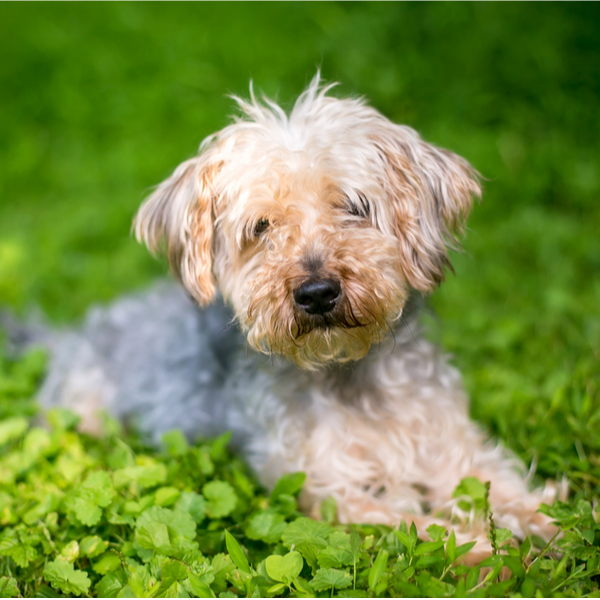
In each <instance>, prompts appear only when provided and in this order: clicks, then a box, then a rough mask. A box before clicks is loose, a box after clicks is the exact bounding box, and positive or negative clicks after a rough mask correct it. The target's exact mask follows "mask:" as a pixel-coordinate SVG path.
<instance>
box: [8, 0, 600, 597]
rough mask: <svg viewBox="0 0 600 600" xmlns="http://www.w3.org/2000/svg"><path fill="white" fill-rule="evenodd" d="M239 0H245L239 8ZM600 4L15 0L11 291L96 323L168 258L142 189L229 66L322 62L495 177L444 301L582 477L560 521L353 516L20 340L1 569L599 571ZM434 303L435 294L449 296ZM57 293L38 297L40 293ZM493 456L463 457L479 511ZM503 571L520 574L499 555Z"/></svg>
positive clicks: (517, 581) (230, 73)
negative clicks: (529, 525)
mask: <svg viewBox="0 0 600 600" xmlns="http://www.w3.org/2000/svg"><path fill="white" fill-rule="evenodd" d="M232 7H233V8H232ZM599 13H600V10H599V9H598V5H597V4H595V3H581V4H578V3H565V4H558V3H556V4H554V3H553V4H547V5H539V4H535V3H533V4H506V5H505V4H488V3H485V4H484V3H481V4H474V3H473V4H471V3H469V4H457V3H448V4H435V5H434V4H431V5H428V4H421V3H414V4H412V3H411V4H403V3H394V4H392V3H381V4H380V3H366V4H363V3H348V4H343V3H342V4H341V3H314V4H313V3H305V4H296V3H289V4H288V3H286V4H275V3H269V4H261V3H247V4H229V3H224V4H220V3H219V4H218V3H207V4H202V5H200V4H191V3H189V4H188V3H183V4H161V3H156V4H152V5H146V4H142V3H119V4H118V3H106V4H98V5H80V6H71V5H69V6H68V7H67V6H61V5H53V4H48V5H46V4H41V5H37V6H35V7H34V5H30V4H22V5H19V4H13V3H10V4H7V3H5V4H3V5H2V6H0V49H1V51H2V56H3V57H4V59H3V60H2V61H0V90H2V92H1V93H0V165H2V166H1V167H0V306H1V307H9V308H10V309H11V310H12V311H14V312H16V313H17V314H19V315H21V317H22V318H34V317H35V314H36V313H37V314H39V313H43V314H44V315H46V318H47V319H49V320H50V321H51V322H52V323H53V324H55V325H56V326H60V325H62V324H67V323H69V324H72V323H74V322H75V323H76V322H77V320H78V319H80V318H81V316H82V315H83V314H84V312H85V310H86V309H87V308H88V307H89V306H90V305H91V304H93V303H95V302H106V301H109V300H110V299H112V298H115V297H117V296H118V295H121V294H123V293H126V292H128V291H130V290H133V289H140V288H143V287H144V286H146V285H148V284H149V283H150V282H151V281H152V280H153V279H154V278H156V277H158V276H164V275H165V273H166V267H165V265H164V264H162V263H159V262H155V261H153V260H152V259H151V258H150V257H148V256H147V253H146V252H145V251H144V250H143V249H142V248H140V247H138V246H137V245H136V244H135V242H134V241H132V239H131V238H130V236H129V227H130V222H131V218H132V216H133V214H134V213H135V210H136V208H137V206H139V203H140V202H141V200H142V199H143V197H144V195H145V194H146V193H147V192H148V190H149V189H150V187H151V186H152V185H154V184H156V183H157V182H159V181H161V180H162V179H163V178H164V177H165V176H166V175H167V174H168V173H169V172H170V171H171V170H172V169H173V168H174V167H175V166H176V165H177V164H179V163H180V162H181V161H182V160H183V159H184V158H186V157H188V156H191V155H192V154H193V153H194V152H195V149H196V147H197V145H198V143H199V141H200V140H201V139H202V138H203V137H204V136H205V135H208V134H209V133H211V132H213V131H215V130H217V129H219V128H220V127H222V126H223V125H225V123H226V122H227V115H228V114H229V113H230V112H231V110H232V104H231V102H230V101H229V100H228V99H227V98H226V97H225V95H226V94H227V93H230V92H231V93H237V94H241V95H243V94H244V93H245V90H247V86H248V80H249V79H250V78H251V77H252V78H253V79H254V81H255V85H256V87H257V88H259V89H261V90H264V91H265V92H266V93H267V94H269V95H272V96H275V97H277V98H278V99H279V100H280V101H282V102H283V104H284V105H286V104H287V105H289V103H290V102H291V100H292V99H293V98H294V96H295V95H297V94H298V93H299V92H300V91H301V90H302V88H303V87H304V85H306V83H307V82H308V81H309V80H310V78H311V77H312V75H313V74H314V72H315V69H316V66H317V65H320V66H321V67H322V71H323V75H324V77H325V79H327V80H330V81H331V80H337V81H340V82H341V85H340V88H339V91H338V92H337V93H339V94H340V95H347V94H364V95H365V96H366V97H367V98H368V99H369V101H370V102H371V103H372V104H374V105H375V106H376V107H377V108H378V109H380V110H381V111H382V112H384V113H385V114H386V115H387V116H389V117H390V118H391V119H392V120H395V121H397V122H402V123H406V124H408V125H410V126H412V127H414V128H415V129H417V130H419V131H420V132H421V133H422V134H423V136H424V137H425V138H426V139H427V140H430V141H432V142H434V143H436V144H438V145H440V146H445V147H448V148H451V149H452V150H454V151H456V152H457V153H459V154H461V155H463V156H465V157H466V158H467V159H468V160H469V161H470V162H471V163H472V164H474V166H475V167H476V168H477V169H478V170H479V171H480V172H481V173H482V174H483V176H484V177H485V192H484V197H483V201H482V204H481V206H477V207H476V208H475V209H474V212H473V215H472V218H471V219H470V221H469V228H470V229H469V231H468V232H467V236H466V240H465V252H464V253H463V254H460V255H456V256H455V257H454V266H455V276H452V275H450V276H449V277H448V280H447V281H446V282H445V283H444V284H443V286H442V287H441V289H440V290H439V291H438V292H436V294H435V295H434V296H433V298H432V300H431V304H432V306H433V309H434V311H435V312H433V311H432V312H431V313H430V314H429V315H425V317H424V321H425V325H426V326H427V328H428V330H429V335H430V336H431V337H433V338H435V339H436V340H438V341H439V342H440V344H441V345H442V346H443V347H444V348H445V349H447V350H448V351H450V352H451V353H452V354H453V360H454V362H455V364H456V365H457V366H458V367H459V369H460V370H461V372H462V373H463V376H464V379H465V385H466V387H467V389H468V391H469V393H470V395H471V398H472V414H473V418H475V419H477V420H478V421H480V422H481V423H482V426H484V427H486V428H487V429H488V430H489V431H490V432H491V433H492V434H493V435H495V436H496V437H498V438H499V439H502V440H503V442H504V443H505V444H506V445H507V446H509V447H510V448H512V449H513V450H514V452H515V453H517V454H518V455H519V456H520V457H521V458H522V459H523V460H524V461H525V462H526V463H527V464H532V465H533V466H534V471H535V474H534V475H532V478H533V483H538V484H540V483H542V482H543V480H544V479H546V478H551V479H558V480H560V479H562V478H563V477H564V478H566V479H567V480H568V481H569V489H570V492H569V497H568V499H567V501H566V502H565V503H556V504H554V505H553V506H552V507H548V508H545V509H544V510H545V511H546V512H548V514H550V515H551V516H552V517H553V518H554V519H556V521H557V522H558V523H559V524H560V527H561V531H562V534H561V536H559V537H557V538H556V539H555V540H553V541H552V543H551V544H550V545H549V546H545V545H544V544H543V543H542V542H541V541H540V540H538V539H528V540H524V541H522V542H520V543H519V544H514V543H510V542H509V541H508V536H509V533H508V532H506V531H503V530H495V529H492V531H493V534H494V540H495V541H494V544H495V546H496V550H497V552H496V553H495V554H494V556H492V557H490V558H489V559H486V561H485V562H484V563H483V564H482V565H479V566H477V567H472V568H468V567H465V566H463V565H462V564H461V560H460V559H461V553H463V552H464V551H465V550H466V548H465V547H464V546H463V547H461V546H460V545H457V544H456V540H455V538H454V537H453V535H452V534H451V533H449V532H445V531H443V530H442V529H435V528H434V529H432V530H431V531H430V532H429V533H430V538H431V540H430V541H421V540H418V539H416V536H415V534H414V530H411V528H408V527H406V526H404V525H400V526H399V528H397V529H395V530H392V529H390V528H386V527H383V526H366V525H359V524H358V525H351V526H340V525H338V524H337V523H336V521H335V506H334V505H332V504H331V503H325V505H324V507H323V519H322V520H321V521H318V522H317V521H311V520H309V519H307V518H306V517H304V516H303V515H301V514H300V513H299V512H298V510H297V505H296V498H297V494H298V493H299V491H300V488H301V484H302V475H301V474H297V475H293V476H290V477H287V478H285V479H284V480H282V481H281V482H280V483H279V484H278V485H277V487H276V488H275V489H274V490H273V491H272V492H271V493H270V494H268V493H266V492H265V490H263V489H261V488H260V487H259V486H258V485H257V484H256V481H255V480H254V479H253V477H252V475H251V474H250V473H248V471H247V470H246V468H245V467H244V464H243V462H242V461H241V460H240V459H239V458H237V457H235V456H232V455H231V454H230V453H229V451H228V450H227V447H226V442H227V439H226V438H219V439H217V440H212V441H209V440H200V441H198V442H197V443H190V442H187V441H186V440H184V439H183V438H182V436H181V435H180V434H179V433H178V432H171V433H170V434H168V435H167V436H166V437H165V439H164V441H163V445H162V447H160V448H151V447H147V446H146V445H145V444H144V442H143V440H141V439H140V438H139V437H138V436H136V435H135V434H134V433H132V432H125V431H122V430H121V429H120V426H119V424H117V423H114V422H112V421H110V419H107V426H106V433H105V435H104V436H103V437H101V438H99V439H93V438H90V437H87V436H85V435H82V434H79V433H78V432H77V430H76V418H75V417H74V415H72V414H71V413H69V412H67V411H60V410H59V411H54V412H52V413H51V414H49V415H48V416H47V417H45V420H44V419H43V418H42V417H41V416H40V415H39V414H38V409H37V407H36V404H35V394H36V390H37V388H38V386H39V382H40V380H41V378H42V377H43V374H44V369H45V364H46V360H47V359H46V357H45V356H44V354H43V353H40V352H39V351H36V350H33V351H31V352H29V353H28V354H26V355H25V356H22V357H18V356H14V355H12V354H10V353H9V351H8V350H9V347H8V345H7V344H3V345H0V596H4V597H14V596H26V597H32V596H38V597H40V596H42V597H43V596H46V597H48V596H50V597H52V596H56V595H59V594H63V595H66V596H76V597H78V596H82V597H86V596H117V595H120V596H121V597H127V596H137V597H163V596H186V595H188V596H212V595H214V596H217V597H219V596H221V597H233V596H234V595H236V596H240V597H246V596H310V595H318V596H323V597H330V596H341V597H343V596H430V597H437V596H455V597H461V596H466V595H468V596H472V597H484V596H536V595H537V596H539V597H544V596H572V597H580V596H597V595H598V594H599V593H600V591H599V586H598V582H599V580H600V557H599V554H598V553H599V550H600V525H598V524H597V521H599V518H600V516H599V514H598V512H597V511H596V507H597V501H598V498H599V497H600V458H599V448H600V436H599V434H598V432H599V424H600V392H599V389H598V388H599V383H598V382H599V379H600V310H599V307H600V277H599V274H600V235H598V230H599V225H600V204H599V202H598V197H599V195H600V165H599V161H598V157H599V156H600V148H599V145H600V143H599V141H598V140H600V120H599V119H598V106H599V97H600V38H599V37H598V35H597V31H596V30H597V23H598V22H599V21H600V19H599V17H600V14H599ZM434 314H435V315H436V316H433V315H434ZM32 315H33V317H32ZM484 483H485V482H477V481H465V482H463V483H462V484H461V489H462V490H463V491H464V490H466V491H467V492H468V495H470V496H471V498H472V502H473V505H474V507H475V509H476V510H477V511H478V515H479V516H478V518H487V519H490V517H491V519H492V520H493V515H490V514H488V513H487V508H486V500H485V498H486V488H485V485H484ZM499 575H501V576H500V577H499Z"/></svg>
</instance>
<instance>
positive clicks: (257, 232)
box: [252, 219, 270, 238]
mask: <svg viewBox="0 0 600 600" xmlns="http://www.w3.org/2000/svg"><path fill="white" fill-rule="evenodd" d="M269 225H270V223H269V221H268V219H259V220H258V221H257V222H256V225H254V229H253V230H252V235H253V236H254V237H255V238H257V237H260V236H261V235H262V234H263V233H264V232H265V231H266V230H267V229H268V228H269Z"/></svg>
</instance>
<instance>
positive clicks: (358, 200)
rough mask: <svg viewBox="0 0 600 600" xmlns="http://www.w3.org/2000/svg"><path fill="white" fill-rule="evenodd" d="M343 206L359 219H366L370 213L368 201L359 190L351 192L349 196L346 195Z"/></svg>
mask: <svg viewBox="0 0 600 600" xmlns="http://www.w3.org/2000/svg"><path fill="white" fill-rule="evenodd" d="M344 208H345V210H346V212H348V213H349V214H351V215H352V216H353V217H359V218H361V219H366V218H367V217H369V215H370V214H371V208H370V206H369V201H368V200H367V199H366V197H365V196H364V194H362V193H361V192H357V193H355V194H353V196H352V197H351V198H350V197H346V198H345V201H344Z"/></svg>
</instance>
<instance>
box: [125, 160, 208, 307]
mask: <svg viewBox="0 0 600 600" xmlns="http://www.w3.org/2000/svg"><path fill="white" fill-rule="evenodd" d="M219 169H220V164H219V163H215V161H213V160H211V156H210V151H208V152H206V153H204V154H203V155H201V156H199V157H197V158H193V159H191V160H188V161H186V162H184V163H182V164H181V165H179V167H177V169H176V170H175V172H174V173H173V175H171V177H169V178H168V179H167V180H166V181H163V183H161V184H160V185H159V186H158V188H157V189H156V191H155V192H154V193H153V194H152V195H151V196H150V197H149V198H148V199H147V200H146V201H145V202H144V204H142V206H141V207H140V209H139V211H138V214H137V216H136V218H135V221H134V227H135V234H136V237H137V239H138V241H141V242H143V243H145V244H146V246H147V247H148V249H149V250H150V252H152V253H153V254H154V253H157V252H164V253H165V254H166V255H167V257H168V259H169V264H170V266H171V269H172V270H173V272H174V273H175V275H177V276H178V277H179V278H180V279H181V281H182V283H183V284H184V286H185V287H186V289H187V290H188V291H189V292H190V294H191V295H192V296H193V297H194V298H195V299H196V300H197V301H198V302H199V303H200V304H201V305H206V304H208V303H209V302H211V301H212V300H213V299H214V297H215V293H216V287H215V279H214V276H213V274H212V262H213V257H212V246H213V222H214V215H213V210H214V206H213V204H214V196H215V194H214V189H213V179H214V177H215V175H216V173H217V172H218V171H219Z"/></svg>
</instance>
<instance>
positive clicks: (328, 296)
mask: <svg viewBox="0 0 600 600" xmlns="http://www.w3.org/2000/svg"><path fill="white" fill-rule="evenodd" d="M340 292H341V286H340V283H339V281H336V280H335V279H309V280H308V281H305V282H304V283H303V284H302V285H301V286H300V287H299V288H298V289H296V290H295V291H294V300H295V302H296V305H297V306H298V307H299V308H301V309H303V310H304V311H306V312H307V313H308V314H309V315H324V314H326V313H328V312H330V311H332V310H333V309H334V308H335V305H336V304H337V302H338V299H339V297H340Z"/></svg>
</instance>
